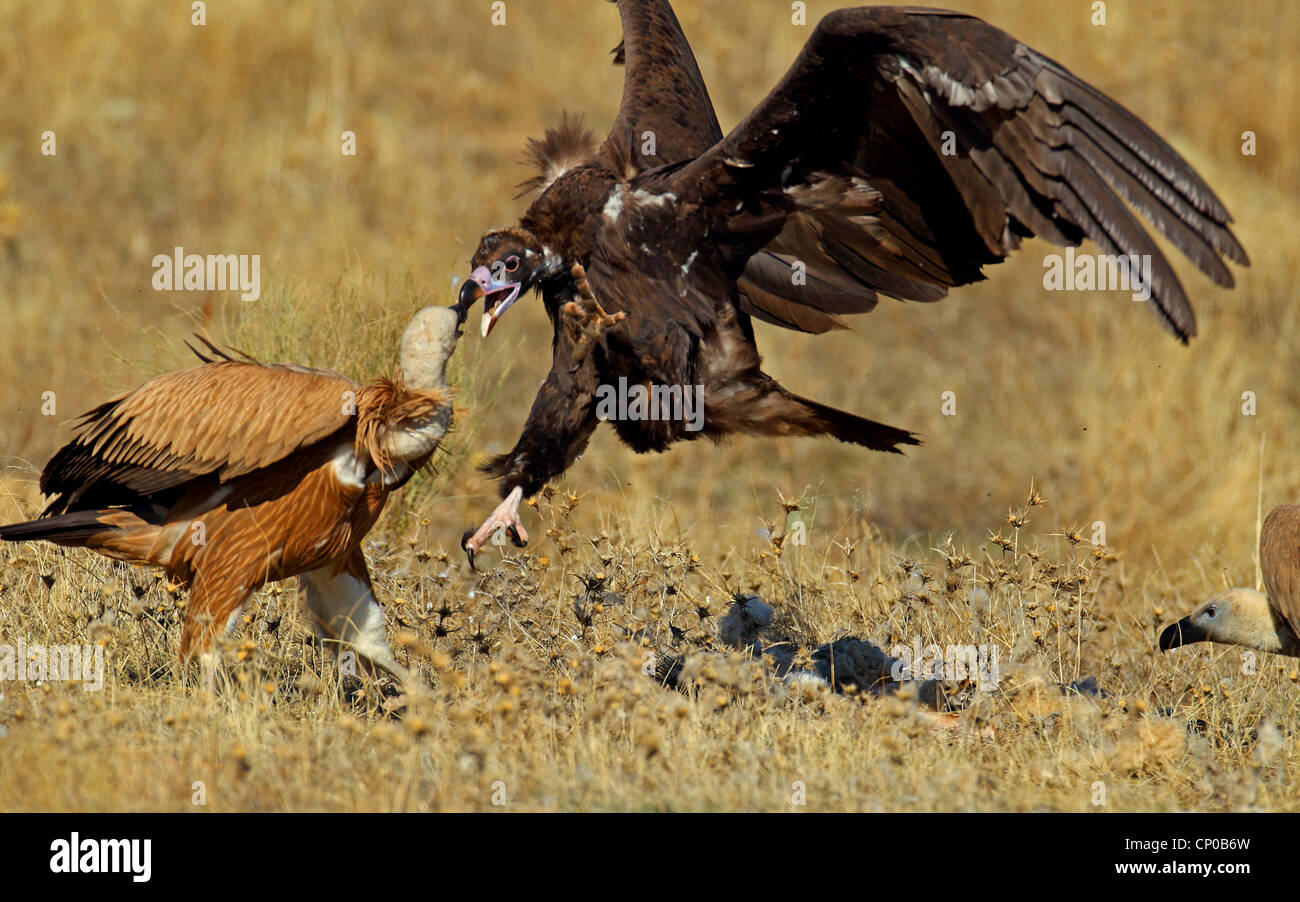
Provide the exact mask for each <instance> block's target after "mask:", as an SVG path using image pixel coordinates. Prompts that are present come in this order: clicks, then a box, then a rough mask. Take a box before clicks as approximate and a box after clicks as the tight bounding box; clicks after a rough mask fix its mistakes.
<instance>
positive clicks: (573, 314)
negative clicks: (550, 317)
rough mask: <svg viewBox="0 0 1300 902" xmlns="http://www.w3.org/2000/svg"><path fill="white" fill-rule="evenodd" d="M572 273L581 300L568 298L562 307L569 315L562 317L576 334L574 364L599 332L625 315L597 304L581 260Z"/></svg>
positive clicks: (599, 336) (605, 329) (594, 340)
mask: <svg viewBox="0 0 1300 902" xmlns="http://www.w3.org/2000/svg"><path fill="white" fill-rule="evenodd" d="M571 274H572V275H573V282H574V285H575V287H576V288H577V289H578V298H579V300H580V301H581V303H579V301H569V303H567V304H565V305H564V307H562V308H561V311H562V312H563V313H565V314H566V315H567V316H568V317H569V319H567V320H566V321H565V328H566V329H568V330H569V334H570V335H573V336H575V338H574V342H573V363H574V365H575V366H577V365H578V364H581V363H582V361H583V360H585V359H586V357H587V355H588V354H589V353H591V348H592V346H593V345H595V343H596V342H597V341H599V340H600V338H601V336H603V335H604V334H605V332H607V331H608V330H609V329H610V328H612V327H613V326H616V325H618V324H619V323H621V322H623V320H625V319H627V314H626V313H623V312H622V311H621V310H620V311H619V312H618V313H613V314H611V313H608V312H607V311H606V310H605V308H604V307H602V306H600V301H598V300H596V295H595V292H593V291H592V290H591V283H590V282H588V281H587V271H586V270H585V269H583V268H582V264H581V263H575V264H573V269H572V270H571Z"/></svg>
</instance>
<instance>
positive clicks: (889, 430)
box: [793, 395, 921, 454]
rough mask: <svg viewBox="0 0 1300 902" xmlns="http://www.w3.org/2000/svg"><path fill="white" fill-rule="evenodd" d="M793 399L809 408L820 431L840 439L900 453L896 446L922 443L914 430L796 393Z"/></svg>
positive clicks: (901, 450)
mask: <svg viewBox="0 0 1300 902" xmlns="http://www.w3.org/2000/svg"><path fill="white" fill-rule="evenodd" d="M793 398H794V400H796V401H798V402H799V403H800V404H802V405H804V406H805V407H807V408H808V410H809V411H810V413H811V414H812V417H813V419H814V421H815V423H816V424H817V425H818V426H819V427H821V428H820V431H821V432H822V433H824V434H826V435H829V436H831V437H833V438H837V439H839V440H840V441H842V442H848V443H849V444H851V445H861V446H862V447H864V448H870V449H871V450H872V451H886V452H889V453H890V454H902V453H903V449H902V448H900V447H899V446H900V445H919V444H921V440H920V439H919V438H917V437H916V433H914V432H908V431H907V430H906V429H896V428H894V427H893V426H886V425H885V424H884V423H877V422H876V421H875V420H868V419H865V418H863V417H860V416H856V415H854V414H851V413H846V412H845V411H843V410H837V409H835V408H834V407H827V406H826V405H825V404H818V403H817V402H816V401H809V400H808V399H807V398H801V397H799V396H798V395H794V396H793Z"/></svg>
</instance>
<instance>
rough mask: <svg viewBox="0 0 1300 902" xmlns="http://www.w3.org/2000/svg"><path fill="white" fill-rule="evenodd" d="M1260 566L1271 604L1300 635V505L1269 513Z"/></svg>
mask: <svg viewBox="0 0 1300 902" xmlns="http://www.w3.org/2000/svg"><path fill="white" fill-rule="evenodd" d="M1259 567H1260V570H1262V571H1263V573H1264V588H1265V589H1267V590H1268V600H1269V604H1271V605H1272V607H1273V610H1275V611H1277V612H1278V614H1280V615H1281V616H1282V619H1283V620H1285V621H1286V625H1287V626H1289V627H1291V631H1292V632H1293V633H1295V634H1296V635H1297V636H1300V506H1297V505H1294V504H1284V505H1282V506H1281V507H1275V508H1273V510H1271V511H1269V514H1268V517H1266V518H1265V519H1264V527H1263V529H1261V530H1260V532H1259Z"/></svg>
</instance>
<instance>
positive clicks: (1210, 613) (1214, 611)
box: [1205, 608, 1219, 620]
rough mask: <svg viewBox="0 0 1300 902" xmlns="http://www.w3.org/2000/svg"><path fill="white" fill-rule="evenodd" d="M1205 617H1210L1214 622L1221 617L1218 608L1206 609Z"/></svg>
mask: <svg viewBox="0 0 1300 902" xmlns="http://www.w3.org/2000/svg"><path fill="white" fill-rule="evenodd" d="M1205 616H1206V617H1208V618H1210V619H1211V620H1213V619H1214V618H1215V617H1218V616H1219V609H1218V608H1206V609H1205Z"/></svg>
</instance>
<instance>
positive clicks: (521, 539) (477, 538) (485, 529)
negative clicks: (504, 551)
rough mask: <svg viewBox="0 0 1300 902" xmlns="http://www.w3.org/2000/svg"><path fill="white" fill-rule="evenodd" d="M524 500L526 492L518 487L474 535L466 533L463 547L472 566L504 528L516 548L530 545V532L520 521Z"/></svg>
mask: <svg viewBox="0 0 1300 902" xmlns="http://www.w3.org/2000/svg"><path fill="white" fill-rule="evenodd" d="M523 498H524V490H523V489H522V488H520V487H519V486H516V487H515V488H514V489H512V490H511V492H510V494H509V495H507V496H506V498H505V500H504V501H502V502H501V503H500V504H498V505H497V506H496V509H495V510H493V511H492V513H491V514H489V515H488V518H487V519H486V520H484V521H483V525H482V526H480V527H479V528H478V529H476V530H475V531H474V532H473V533H466V534H465V535H464V536H463V537H462V538H461V540H460V544H461V547H462V548H464V549H465V553H466V554H467V555H469V561H470V566H471V567H473V566H474V556H475V555H477V554H478V553H479V552H480V551H482V550H483V546H484V545H486V544H487V542H488V540H489V539H491V538H492V537H493V536H494V535H496V533H497V530H499V529H502V528H504V529H505V530H506V535H508V536H509V537H510V541H511V542H513V543H514V544H515V547H516V548H523V547H524V546H525V545H527V544H528V530H526V529H524V524H523V521H521V520H520V519H519V502H520V501H522V500H523Z"/></svg>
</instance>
